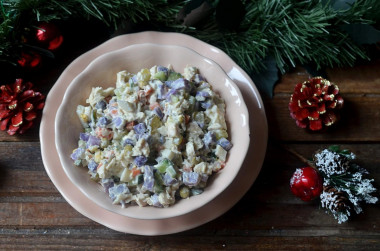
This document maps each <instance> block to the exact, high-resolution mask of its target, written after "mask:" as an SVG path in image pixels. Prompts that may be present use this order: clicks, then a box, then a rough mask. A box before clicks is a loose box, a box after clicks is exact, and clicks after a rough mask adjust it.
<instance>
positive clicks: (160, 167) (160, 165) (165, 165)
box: [154, 159, 173, 173]
mask: <svg viewBox="0 0 380 251" xmlns="http://www.w3.org/2000/svg"><path fill="white" fill-rule="evenodd" d="M172 165H173V164H172V163H171V161H170V160H168V159H163V160H161V161H160V163H158V164H157V165H155V166H154V167H155V168H156V169H157V170H158V171H159V172H160V173H165V172H166V169H167V168H168V167H169V166H172Z"/></svg>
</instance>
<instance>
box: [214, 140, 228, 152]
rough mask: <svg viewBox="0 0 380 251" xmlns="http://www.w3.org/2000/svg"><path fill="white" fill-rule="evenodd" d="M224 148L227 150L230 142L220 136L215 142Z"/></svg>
mask: <svg viewBox="0 0 380 251" xmlns="http://www.w3.org/2000/svg"><path fill="white" fill-rule="evenodd" d="M217 144H218V145H220V146H221V147H222V148H223V149H224V150H226V151H229V150H230V149H231V148H232V144H231V142H230V141H229V140H228V139H226V138H221V139H219V140H218V142H217Z"/></svg>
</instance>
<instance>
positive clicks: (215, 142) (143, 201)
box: [71, 65, 232, 207]
mask: <svg viewBox="0 0 380 251" xmlns="http://www.w3.org/2000/svg"><path fill="white" fill-rule="evenodd" d="M86 103H87V104H88V105H87V106H83V105H78V107H77V110H76V113H77V115H78V117H79V119H80V122H81V124H82V125H83V128H84V131H83V132H82V133H80V135H79V141H78V148H76V149H74V151H73V153H72V154H71V158H72V160H73V161H74V163H75V165H77V166H82V167H87V168H88V173H89V174H90V175H91V178H92V179H93V180H94V181H96V182H98V183H100V184H101V185H102V186H103V187H104V190H105V192H106V193H107V194H108V195H109V197H110V198H111V199H112V202H113V203H114V204H121V205H122V206H123V207H125V206H126V205H127V204H129V203H131V204H137V205H139V206H147V205H150V206H155V207H168V206H170V205H172V204H174V203H175V201H176V200H178V199H181V198H182V199H185V198H188V197H190V196H192V195H198V194H200V193H202V192H203V190H204V188H205V187H206V184H207V180H208V178H209V177H210V176H211V175H212V174H213V173H214V172H218V171H219V170H221V169H222V168H223V167H224V165H225V162H226V158H227V152H228V150H230V149H231V147H232V144H231V142H230V141H229V140H228V133H227V125H226V119H225V103H224V101H223V99H221V97H220V96H219V95H217V94H216V93H215V92H214V91H213V90H212V88H211V86H210V84H209V83H208V82H207V81H206V79H204V78H203V77H202V76H201V75H200V73H199V70H198V69H197V68H196V67H191V66H187V67H186V68H185V69H184V73H183V74H180V73H178V72H175V71H174V70H173V68H172V67H171V66H170V65H169V66H168V67H163V66H154V67H152V68H151V69H142V70H140V71H139V72H138V73H137V74H132V73H128V72H127V71H121V72H119V73H117V81H116V88H114V87H110V88H107V89H104V88H101V87H95V88H93V89H92V91H91V94H90V96H89V97H88V99H87V100H86Z"/></svg>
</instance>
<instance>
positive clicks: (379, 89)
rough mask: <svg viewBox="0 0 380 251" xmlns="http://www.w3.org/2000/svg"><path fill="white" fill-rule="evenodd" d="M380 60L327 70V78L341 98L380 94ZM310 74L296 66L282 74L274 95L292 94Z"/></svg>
mask: <svg viewBox="0 0 380 251" xmlns="http://www.w3.org/2000/svg"><path fill="white" fill-rule="evenodd" d="M379 69H380V59H377V60H373V61H371V62H368V63H367V64H362V65H357V66H355V67H351V68H350V67H344V68H333V69H327V71H326V72H327V77H328V79H329V80H330V81H332V82H333V83H335V84H337V85H338V86H339V89H340V92H341V94H342V95H343V96H345V95H346V94H358V95H365V94H380V71H379ZM309 77H311V76H310V74H309V73H308V72H307V71H306V70H305V69H304V68H302V67H300V66H298V67H296V68H295V69H294V70H292V71H291V72H289V73H286V74H284V75H283V76H282V77H281V79H280V81H279V83H278V84H277V85H276V87H275V94H280V93H289V94H290V93H292V92H293V90H294V86H295V85H296V84H297V83H302V82H304V81H306V80H307V79H308V78H309Z"/></svg>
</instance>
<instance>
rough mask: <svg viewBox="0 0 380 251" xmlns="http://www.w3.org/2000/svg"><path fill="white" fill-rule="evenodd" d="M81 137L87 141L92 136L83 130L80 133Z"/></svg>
mask: <svg viewBox="0 0 380 251" xmlns="http://www.w3.org/2000/svg"><path fill="white" fill-rule="evenodd" d="M79 138H80V139H81V140H83V141H86V142H87V141H88V139H89V138H90V134H88V133H84V132H81V133H80V134H79Z"/></svg>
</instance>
